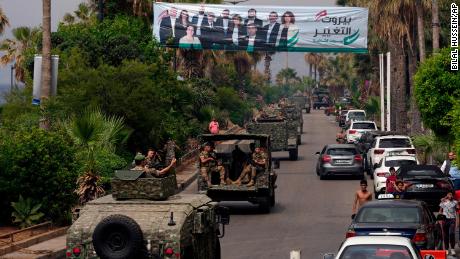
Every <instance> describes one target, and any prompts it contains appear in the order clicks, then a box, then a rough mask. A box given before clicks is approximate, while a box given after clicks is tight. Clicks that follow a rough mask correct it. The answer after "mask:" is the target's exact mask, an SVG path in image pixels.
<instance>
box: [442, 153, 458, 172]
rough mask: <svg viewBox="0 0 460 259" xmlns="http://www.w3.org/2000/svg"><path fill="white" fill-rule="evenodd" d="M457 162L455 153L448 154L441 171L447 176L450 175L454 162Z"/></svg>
mask: <svg viewBox="0 0 460 259" xmlns="http://www.w3.org/2000/svg"><path fill="white" fill-rule="evenodd" d="M454 160H455V153H454V152H452V151H450V152H449V153H448V154H447V159H446V160H444V162H443V163H442V165H441V171H443V172H444V174H445V175H448V174H449V173H450V168H451V166H452V161H454Z"/></svg>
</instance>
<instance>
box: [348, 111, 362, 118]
mask: <svg viewBox="0 0 460 259" xmlns="http://www.w3.org/2000/svg"><path fill="white" fill-rule="evenodd" d="M362 117H366V113H364V112H349V113H348V118H350V119H354V118H362Z"/></svg>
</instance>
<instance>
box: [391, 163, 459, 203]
mask: <svg viewBox="0 0 460 259" xmlns="http://www.w3.org/2000/svg"><path fill="white" fill-rule="evenodd" d="M396 175H397V177H398V178H399V179H401V180H402V181H403V182H404V187H405V189H406V192H405V194H404V199H417V200H422V201H425V202H426V203H427V204H428V205H430V206H431V207H432V208H434V209H437V208H438V205H439V203H440V201H441V198H443V197H445V196H446V194H447V192H450V191H453V190H454V186H453V184H452V181H451V180H450V179H449V177H448V176H446V175H445V174H444V173H443V172H442V171H441V169H439V167H437V166H435V165H405V166H401V167H400V168H399V170H398V171H397V172H396Z"/></svg>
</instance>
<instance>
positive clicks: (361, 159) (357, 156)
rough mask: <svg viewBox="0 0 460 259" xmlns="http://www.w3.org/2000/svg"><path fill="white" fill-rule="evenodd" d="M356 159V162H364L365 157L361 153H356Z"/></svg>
mask: <svg viewBox="0 0 460 259" xmlns="http://www.w3.org/2000/svg"><path fill="white" fill-rule="evenodd" d="M355 161H356V162H362V161H363V157H362V156H361V155H355Z"/></svg>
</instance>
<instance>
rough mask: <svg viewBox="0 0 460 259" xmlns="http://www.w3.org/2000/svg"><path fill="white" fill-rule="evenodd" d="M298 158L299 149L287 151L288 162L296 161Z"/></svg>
mask: <svg viewBox="0 0 460 259" xmlns="http://www.w3.org/2000/svg"><path fill="white" fill-rule="evenodd" d="M298 158H299V148H295V149H289V160H291V161H297V159H298Z"/></svg>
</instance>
